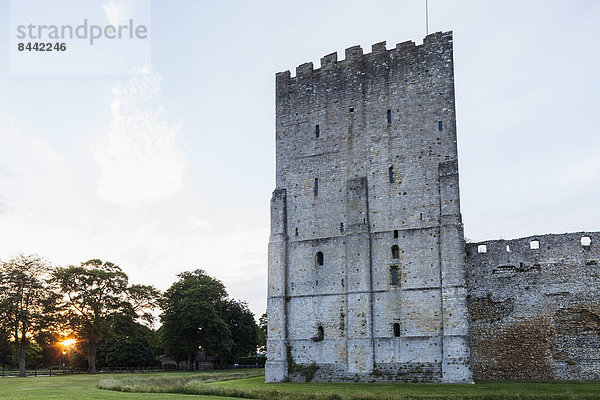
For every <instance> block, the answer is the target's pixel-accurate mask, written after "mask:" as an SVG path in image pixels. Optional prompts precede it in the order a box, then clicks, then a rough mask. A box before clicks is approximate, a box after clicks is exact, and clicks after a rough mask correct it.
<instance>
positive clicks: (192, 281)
mask: <svg viewBox="0 0 600 400" xmlns="http://www.w3.org/2000/svg"><path fill="white" fill-rule="evenodd" d="M177 276H178V278H179V280H178V281H176V282H175V283H173V285H171V287H170V288H169V289H167V291H166V292H165V293H164V295H163V297H162V300H161V307H162V310H163V311H162V313H161V315H160V320H161V322H162V327H161V329H160V333H161V338H162V340H163V345H164V347H165V350H166V351H167V354H168V355H170V356H171V357H172V358H173V359H174V360H175V361H176V362H179V360H181V358H182V356H183V355H185V356H186V357H187V360H188V369H190V370H191V369H193V363H192V362H193V360H194V359H195V356H196V354H197V353H198V351H199V350H203V351H204V352H205V354H206V355H209V356H213V357H216V358H219V359H223V358H224V357H227V356H228V355H229V353H230V352H231V348H232V347H233V341H232V339H231V332H230V330H229V327H228V326H227V324H226V323H225V321H224V320H223V318H222V317H221V315H220V313H219V310H220V305H221V304H222V303H223V302H224V301H225V299H226V298H227V292H226V291H225V286H223V284H222V283H221V282H220V281H218V280H216V279H214V278H212V277H210V276H209V275H207V274H206V273H205V272H204V271H203V270H201V269H197V270H195V271H192V272H183V273H181V274H178V275H177Z"/></svg>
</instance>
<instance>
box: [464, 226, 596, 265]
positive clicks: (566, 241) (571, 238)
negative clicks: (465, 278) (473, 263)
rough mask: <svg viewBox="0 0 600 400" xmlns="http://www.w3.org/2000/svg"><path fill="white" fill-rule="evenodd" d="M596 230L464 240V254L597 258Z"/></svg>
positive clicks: (498, 258)
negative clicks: (475, 240) (465, 245)
mask: <svg viewBox="0 0 600 400" xmlns="http://www.w3.org/2000/svg"><path fill="white" fill-rule="evenodd" d="M599 243H600V232H573V233H562V234H545V235H535V236H527V237H523V238H518V239H510V240H504V239H500V240H487V241H483V242H477V243H467V254H468V256H469V257H470V258H473V257H475V258H479V259H481V260H483V259H490V261H491V262H494V261H496V262H498V261H499V260H503V259H504V258H506V257H508V256H512V258H515V257H521V258H523V257H525V258H536V259H546V258H548V259H554V258H559V257H562V258H565V257H568V256H569V255H570V256H571V258H573V257H575V258H576V257H579V256H580V255H584V256H591V255H594V254H595V255H596V256H598V257H600V252H599V247H598V244H599Z"/></svg>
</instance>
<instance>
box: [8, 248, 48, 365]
mask: <svg viewBox="0 0 600 400" xmlns="http://www.w3.org/2000/svg"><path fill="white" fill-rule="evenodd" d="M50 272H51V269H50V267H49V265H48V263H47V261H46V260H45V259H43V258H41V257H40V256H38V255H28V256H25V255H23V254H21V255H18V256H17V257H15V258H13V259H11V260H9V261H7V262H4V263H1V264H0V319H2V322H3V323H2V325H4V326H6V328H7V329H8V332H9V334H10V335H11V339H12V342H13V343H14V347H15V353H16V354H15V355H16V357H17V359H18V363H19V376H25V364H26V355H27V349H28V348H29V347H31V346H30V343H31V339H32V338H33V335H34V334H36V333H38V332H40V331H42V330H43V329H45V328H47V327H49V326H51V325H52V323H53V322H54V321H55V316H56V314H57V308H56V306H57V303H58V295H57V293H56V292H55V291H54V290H53V289H54V288H53V287H52V285H51V284H50V283H49V282H48V281H47V278H48V277H49V276H50Z"/></svg>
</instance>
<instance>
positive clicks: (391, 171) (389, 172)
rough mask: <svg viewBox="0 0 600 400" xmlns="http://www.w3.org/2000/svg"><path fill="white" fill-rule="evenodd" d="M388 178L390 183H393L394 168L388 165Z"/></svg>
mask: <svg viewBox="0 0 600 400" xmlns="http://www.w3.org/2000/svg"><path fill="white" fill-rule="evenodd" d="M388 177H389V178H390V183H394V166H393V165H390V167H389V168H388Z"/></svg>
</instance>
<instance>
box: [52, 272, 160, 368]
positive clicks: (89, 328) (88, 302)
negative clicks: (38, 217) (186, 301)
mask: <svg viewBox="0 0 600 400" xmlns="http://www.w3.org/2000/svg"><path fill="white" fill-rule="evenodd" d="M53 281H54V282H56V283H57V284H58V285H59V286H60V289H61V290H62V292H63V293H64V296H65V305H66V306H68V307H69V312H68V317H69V321H70V323H71V328H72V329H73V331H75V332H76V334H77V335H78V338H79V339H84V340H85V341H86V355H87V360H88V371H89V372H90V373H96V352H97V349H98V345H99V343H100V342H101V341H102V340H104V339H105V338H108V337H110V336H111V334H113V333H114V332H115V329H118V328H123V326H127V324H132V323H133V322H134V321H135V320H143V321H146V322H151V321H152V316H151V314H150V313H149V311H148V308H153V307H154V306H155V305H156V304H157V301H158V297H159V292H158V291H157V290H156V289H155V288H154V287H152V286H143V285H133V286H128V283H129V282H128V281H129V278H128V276H127V274H125V272H123V271H122V270H121V268H119V266H117V265H115V264H113V263H111V262H102V261H101V260H89V261H86V262H83V263H81V265H80V266H69V267H66V268H57V269H56V271H55V272H54V273H53Z"/></svg>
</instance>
